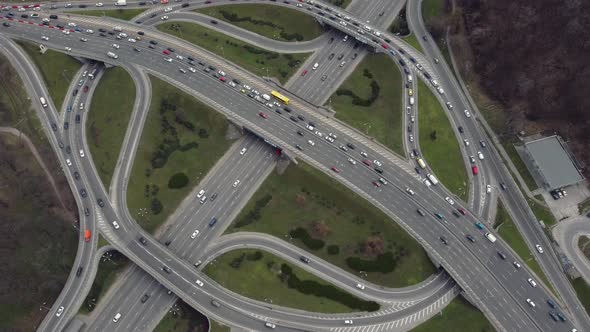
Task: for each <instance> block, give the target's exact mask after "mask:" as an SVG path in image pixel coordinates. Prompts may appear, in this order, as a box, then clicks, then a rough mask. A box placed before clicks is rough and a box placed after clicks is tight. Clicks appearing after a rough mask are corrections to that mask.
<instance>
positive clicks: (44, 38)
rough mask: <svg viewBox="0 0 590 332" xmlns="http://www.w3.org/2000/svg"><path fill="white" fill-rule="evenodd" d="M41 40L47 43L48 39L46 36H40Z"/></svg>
mask: <svg viewBox="0 0 590 332" xmlns="http://www.w3.org/2000/svg"><path fill="white" fill-rule="evenodd" d="M41 39H42V40H45V41H48V40H49V37H47V36H41Z"/></svg>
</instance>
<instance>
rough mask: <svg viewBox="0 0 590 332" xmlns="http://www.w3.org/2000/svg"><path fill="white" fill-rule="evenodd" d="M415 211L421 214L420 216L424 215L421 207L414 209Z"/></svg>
mask: <svg viewBox="0 0 590 332" xmlns="http://www.w3.org/2000/svg"><path fill="white" fill-rule="evenodd" d="M416 212H418V214H419V215H421V216H422V217H424V216H425V215H426V213H424V211H422V209H416Z"/></svg>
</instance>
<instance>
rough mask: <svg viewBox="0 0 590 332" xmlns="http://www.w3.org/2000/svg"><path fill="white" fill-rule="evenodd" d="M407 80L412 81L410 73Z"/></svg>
mask: <svg viewBox="0 0 590 332" xmlns="http://www.w3.org/2000/svg"><path fill="white" fill-rule="evenodd" d="M408 82H410V83H412V75H408Z"/></svg>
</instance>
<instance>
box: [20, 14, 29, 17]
mask: <svg viewBox="0 0 590 332" xmlns="http://www.w3.org/2000/svg"><path fill="white" fill-rule="evenodd" d="M20 17H22V18H29V15H27V14H22V15H21V16H20Z"/></svg>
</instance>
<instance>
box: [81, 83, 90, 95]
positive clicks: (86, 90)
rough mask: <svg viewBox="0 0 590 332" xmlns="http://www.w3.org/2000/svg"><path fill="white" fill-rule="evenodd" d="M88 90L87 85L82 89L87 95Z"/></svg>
mask: <svg viewBox="0 0 590 332" xmlns="http://www.w3.org/2000/svg"><path fill="white" fill-rule="evenodd" d="M88 89H89V87H88V85H85V86H84V88H83V89H82V91H84V92H85V93H86V92H88Z"/></svg>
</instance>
